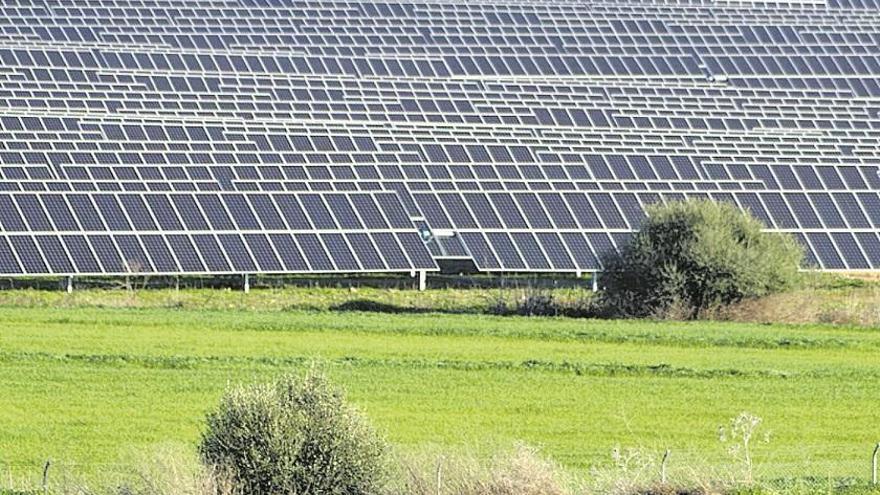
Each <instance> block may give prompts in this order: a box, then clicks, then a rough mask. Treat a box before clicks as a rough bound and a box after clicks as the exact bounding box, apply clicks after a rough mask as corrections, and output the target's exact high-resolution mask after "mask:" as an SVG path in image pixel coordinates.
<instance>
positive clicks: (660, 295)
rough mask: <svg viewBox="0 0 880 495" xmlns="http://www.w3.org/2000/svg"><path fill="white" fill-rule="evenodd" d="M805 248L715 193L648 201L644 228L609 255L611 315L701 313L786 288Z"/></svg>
mask: <svg viewBox="0 0 880 495" xmlns="http://www.w3.org/2000/svg"><path fill="white" fill-rule="evenodd" d="M802 259H803V252H802V250H801V247H800V245H799V244H797V242H796V241H795V240H794V239H793V238H792V237H791V236H789V235H786V234H780V233H768V232H764V231H763V225H762V224H761V223H760V222H759V221H758V220H757V219H755V218H754V217H752V216H751V215H749V214H748V213H745V212H743V211H741V210H739V209H738V208H736V207H735V206H732V205H729V204H726V203H716V202H713V201H708V200H691V201H685V202H673V203H668V204H666V205H660V206H655V207H651V208H649V209H648V218H647V219H646V220H645V222H644V224H643V225H642V227H641V230H640V231H639V232H638V233H636V234H634V235H633V237H632V238H631V240H630V242H629V243H628V244H627V245H625V246H623V248H622V249H621V252H620V253H619V254H617V253H614V254H610V255H608V256H606V257H605V258H604V259H603V264H604V266H605V271H604V272H603V273H602V276H601V278H600V281H601V283H602V285H603V287H604V291H603V294H602V305H601V307H602V311H603V312H604V313H605V315H606V316H625V317H645V316H674V317H682V318H695V317H697V316H699V314H700V312H701V311H704V310H706V309H709V308H712V307H714V306H719V305H726V304H730V303H732V302H736V301H739V300H742V299H745V298H751V297H759V296H764V295H767V294H771V293H774V292H779V291H782V290H784V289H786V288H789V287H791V286H793V284H795V283H796V282H797V280H798V268H799V266H800V263H801V261H802Z"/></svg>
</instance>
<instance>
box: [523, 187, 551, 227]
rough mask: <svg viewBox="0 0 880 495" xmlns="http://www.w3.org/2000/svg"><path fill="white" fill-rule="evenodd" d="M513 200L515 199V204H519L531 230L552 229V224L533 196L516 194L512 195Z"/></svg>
mask: <svg viewBox="0 0 880 495" xmlns="http://www.w3.org/2000/svg"><path fill="white" fill-rule="evenodd" d="M514 198H516V202H517V203H518V204H519V207H520V208H521V209H522V211H523V214H524V215H525V216H526V218H527V219H528V221H529V225H531V227H532V228H533V229H552V228H553V224H552V223H551V222H550V218H549V217H548V216H547V212H546V211H544V207H543V206H542V205H541V202H540V201H538V198H537V197H536V196H535V195H533V194H525V193H518V194H515V195H514Z"/></svg>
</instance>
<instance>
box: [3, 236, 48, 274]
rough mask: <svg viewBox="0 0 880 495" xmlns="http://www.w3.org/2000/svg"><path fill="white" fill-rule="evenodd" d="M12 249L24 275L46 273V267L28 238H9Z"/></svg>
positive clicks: (31, 240)
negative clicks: (19, 261)
mask: <svg viewBox="0 0 880 495" xmlns="http://www.w3.org/2000/svg"><path fill="white" fill-rule="evenodd" d="M9 241H10V243H11V244H12V249H13V250H14V251H15V253H16V254H17V255H18V259H19V260H21V265H22V267H23V268H24V272H25V273H47V272H48V267H47V266H46V262H45V261H44V260H43V257H42V255H41V254H40V251H39V250H38V249H37V246H36V244H34V240H33V239H32V238H31V237H30V236H12V237H10V238H9Z"/></svg>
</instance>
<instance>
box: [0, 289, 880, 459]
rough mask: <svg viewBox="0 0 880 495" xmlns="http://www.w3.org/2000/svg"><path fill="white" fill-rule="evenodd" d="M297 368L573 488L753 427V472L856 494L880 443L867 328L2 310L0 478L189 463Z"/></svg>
mask: <svg viewBox="0 0 880 495" xmlns="http://www.w3.org/2000/svg"><path fill="white" fill-rule="evenodd" d="M243 297H247V296H243ZM313 361H318V362H322V363H324V364H323V365H324V366H325V367H326V369H327V371H328V372H329V373H330V375H331V377H332V378H333V379H334V380H335V381H337V382H338V383H339V384H340V385H342V386H343V387H344V388H345V389H346V390H347V391H348V395H349V398H350V399H351V400H352V401H353V402H355V403H356V404H357V405H358V406H359V407H361V408H362V409H363V410H364V411H365V412H366V413H367V414H368V415H369V417H370V418H371V419H372V421H373V422H374V423H375V424H376V425H377V426H378V427H379V428H380V430H381V431H383V432H384V433H385V435H386V436H387V437H388V438H389V439H390V440H391V441H392V442H393V443H395V444H396V445H398V446H399V448H400V449H401V450H404V451H407V450H419V449H424V448H436V447H438V446H440V447H443V448H453V449H457V448H469V449H477V450H479V449H481V448H486V446H494V445H510V443H513V442H515V441H520V440H521V441H525V442H527V443H530V444H533V445H537V446H539V447H541V448H542V449H543V451H544V452H545V453H546V454H548V455H549V456H551V457H553V458H554V459H556V460H558V461H560V462H562V463H563V464H565V465H566V466H568V467H571V468H573V469H576V470H583V471H585V472H586V471H587V469H588V468H589V467H591V466H594V465H597V464H601V463H606V464H607V463H608V461H609V458H610V453H611V451H612V449H613V448H614V447H615V446H621V447H623V448H627V447H639V448H641V449H643V450H645V451H648V452H658V453H659V452H662V450H663V449H665V448H670V449H672V451H673V453H678V454H679V458H680V459H684V458H688V459H699V460H700V461H701V462H703V461H705V462H707V463H710V464H713V463H719V464H720V463H725V462H727V461H728V460H729V455H728V454H727V452H726V448H727V447H726V446H725V445H722V444H721V443H720V442H719V441H718V437H717V430H718V427H719V426H721V425H722V424H725V423H726V422H727V420H728V419H729V418H731V417H733V416H735V415H737V414H738V413H740V412H741V411H750V412H752V413H754V414H757V415H758V416H760V417H762V418H764V421H765V426H766V428H767V429H768V430H771V431H772V434H773V435H772V440H771V442H770V443H769V444H767V445H761V446H758V447H756V449H757V452H756V458H757V459H758V461H757V462H758V463H759V466H760V468H761V469H764V470H765V472H767V473H771V474H774V475H790V476H804V475H810V474H816V475H825V474H835V475H859V476H867V475H868V474H869V472H868V470H867V469H868V464H867V463H868V459H869V455H870V449H871V448H872V445H873V443H874V442H876V441H877V440H878V439H880V409H878V407H880V406H878V397H880V331H878V330H876V329H871V328H858V327H832V326H815V325H813V326H783V325H776V326H774V325H759V324H743V323H720V322H693V323H673V322H651V321H596V320H575V319H562V318H525V317H495V316H487V315H477V314H461V315H458V314H438V313H429V314H377V313H354V312H333V311H304V310H290V311H278V310H274V311H268V310H219V309H212V310H206V309H201V310H197V309H167V308H124V307H123V308H94V307H65V308H51V307H17V306H7V307H2V308H0V466H2V465H3V464H5V465H6V466H7V467H8V469H10V470H12V471H13V472H17V473H26V472H35V471H37V470H39V468H40V466H41V465H42V463H43V462H45V460H46V459H49V458H51V459H53V461H54V462H55V463H61V464H64V463H76V464H77V467H76V469H77V470H79V471H81V472H86V473H88V472H100V471H106V470H108V469H112V467H109V466H113V465H114V464H115V463H118V462H121V459H123V458H124V457H125V456H126V455H127V453H130V452H131V451H132V450H144V449H149V448H152V447H153V446H155V445H156V444H161V443H165V442H169V441H171V442H183V443H186V444H188V445H194V444H195V442H196V441H197V439H198V437H199V432H200V429H201V427H202V420H203V418H204V414H205V412H206V411H207V410H208V409H210V408H211V407H213V406H214V405H215V404H216V403H217V400H218V398H219V396H220V395H221V394H222V392H223V390H224V389H225V388H226V387H227V386H228V385H229V384H236V383H240V382H253V381H259V380H264V379H267V378H269V377H272V376H277V375H278V374H280V373H283V372H287V371H291V370H298V369H302V368H303V367H304V366H308V365H309V363H311V362H313ZM490 448H491V447H490ZM829 466H830V467H829ZM811 469H812V470H815V471H816V472H809V471H810V470H811Z"/></svg>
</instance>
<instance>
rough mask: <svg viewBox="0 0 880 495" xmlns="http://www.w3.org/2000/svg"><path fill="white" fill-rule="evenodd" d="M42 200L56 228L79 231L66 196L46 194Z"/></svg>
mask: <svg viewBox="0 0 880 495" xmlns="http://www.w3.org/2000/svg"><path fill="white" fill-rule="evenodd" d="M41 199H42V200H43V205H45V207H46V211H47V213H48V214H49V218H50V219H51V220H52V223H54V224H55V228H57V229H58V230H61V231H75V230H79V226H78V225H77V224H76V220H75V219H74V217H73V214H72V213H71V211H70V206H69V205H68V204H67V202H66V201H65V200H64V196H61V195H59V194H44V195H43V196H42V198H41ZM0 221H2V220H0Z"/></svg>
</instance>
